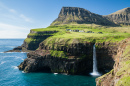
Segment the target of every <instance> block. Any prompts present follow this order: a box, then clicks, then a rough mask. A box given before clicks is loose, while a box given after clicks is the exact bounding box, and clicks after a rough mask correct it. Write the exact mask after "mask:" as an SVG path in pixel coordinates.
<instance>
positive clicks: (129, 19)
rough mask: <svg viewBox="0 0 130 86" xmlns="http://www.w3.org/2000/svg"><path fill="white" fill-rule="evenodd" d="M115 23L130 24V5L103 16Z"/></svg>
mask: <svg viewBox="0 0 130 86" xmlns="http://www.w3.org/2000/svg"><path fill="white" fill-rule="evenodd" d="M105 17H106V18H107V19H109V20H110V21H112V22H114V23H115V24H123V25H130V7H127V8H124V9H122V10H119V11H117V12H114V13H112V14H109V15H106V16H105Z"/></svg>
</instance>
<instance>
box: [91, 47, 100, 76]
mask: <svg viewBox="0 0 130 86" xmlns="http://www.w3.org/2000/svg"><path fill="white" fill-rule="evenodd" d="M90 74H91V75H93V76H100V74H99V73H98V69H97V59H96V48H95V44H94V45H93V72H92V73H90Z"/></svg>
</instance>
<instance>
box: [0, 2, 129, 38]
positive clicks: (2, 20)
mask: <svg viewBox="0 0 130 86" xmlns="http://www.w3.org/2000/svg"><path fill="white" fill-rule="evenodd" d="M68 6H69V7H80V8H84V9H87V10H89V11H91V12H93V13H96V14H100V15H108V14H111V13H113V12H116V11H118V10H120V9H123V8H126V7H130V0H0V39H3V38H4V39H5V38H26V37H27V34H29V31H30V29H35V28H46V27H48V26H49V25H50V24H51V23H52V22H53V21H54V20H55V19H56V18H57V17H58V14H59V12H60V10H61V8H62V7H68Z"/></svg>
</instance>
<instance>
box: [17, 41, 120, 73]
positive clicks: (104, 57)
mask: <svg viewBox="0 0 130 86" xmlns="http://www.w3.org/2000/svg"><path fill="white" fill-rule="evenodd" d="M75 41H77V43H73V44H68V45H66V44H61V43H58V44H55V43H53V44H54V45H53V44H52V46H56V48H54V47H51V46H49V45H45V44H46V43H45V41H44V42H42V43H40V45H39V49H38V50H36V51H35V52H33V53H29V54H28V58H27V59H25V60H24V62H22V63H21V64H20V65H19V69H20V70H24V71H25V72H36V71H39V70H40V71H44V70H46V69H48V70H49V71H51V72H58V73H67V74H84V73H90V72H92V66H93V65H92V64H93V44H94V43H89V42H86V43H80V42H78V40H75ZM57 45H59V46H57ZM60 45H61V46H60ZM117 46H118V44H116V43H97V44H96V48H97V60H98V70H99V71H104V72H106V70H111V69H112V67H113V65H114V60H115V58H114V55H116V54H117V49H118V48H117ZM50 50H53V51H63V52H65V53H67V54H66V55H67V58H62V57H57V56H52V54H51V53H50ZM112 57H113V58H112Z"/></svg>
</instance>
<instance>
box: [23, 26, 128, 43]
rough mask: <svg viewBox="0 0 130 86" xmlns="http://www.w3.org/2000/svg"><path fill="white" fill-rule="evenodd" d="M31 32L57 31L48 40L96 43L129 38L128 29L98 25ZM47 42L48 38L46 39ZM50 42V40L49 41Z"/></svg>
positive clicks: (49, 28)
mask: <svg viewBox="0 0 130 86" xmlns="http://www.w3.org/2000/svg"><path fill="white" fill-rule="evenodd" d="M66 29H71V30H76V29H78V30H84V31H85V32H86V31H93V32H94V33H82V32H70V31H66ZM32 30H33V31H37V32H42V31H59V32H58V33H54V34H51V35H53V36H51V37H50V39H53V38H54V39H59V38H62V39H80V40H82V41H88V42H91V41H92V40H94V39H95V40H96V42H104V41H106V42H108V41H111V42H119V41H121V40H123V39H125V38H128V37H130V27H104V26H99V25H94V24H93V25H91V24H81V25H77V24H75V25H60V26H49V27H47V28H40V29H32ZM98 32H103V34H98ZM29 35H33V36H37V35H47V34H29ZM48 40H49V38H48ZM25 41H26V42H28V43H29V42H30V41H35V40H33V39H26V40H25ZM50 41H51V40H50Z"/></svg>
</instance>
